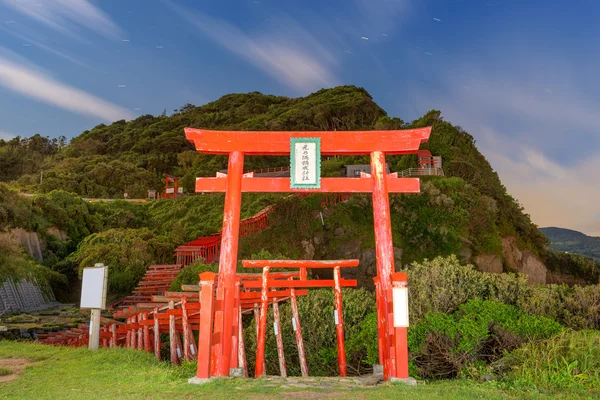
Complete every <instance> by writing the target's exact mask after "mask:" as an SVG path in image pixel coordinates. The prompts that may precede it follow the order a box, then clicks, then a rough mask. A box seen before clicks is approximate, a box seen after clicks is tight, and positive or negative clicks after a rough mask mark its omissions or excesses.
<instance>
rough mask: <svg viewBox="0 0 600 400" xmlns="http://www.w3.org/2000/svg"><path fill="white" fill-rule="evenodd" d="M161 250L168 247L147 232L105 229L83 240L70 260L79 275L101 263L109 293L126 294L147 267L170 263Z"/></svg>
mask: <svg viewBox="0 0 600 400" xmlns="http://www.w3.org/2000/svg"><path fill="white" fill-rule="evenodd" d="M165 247H168V246H166V244H165V243H164V242H162V240H160V239H158V238H156V237H155V236H154V234H153V233H152V232H151V231H149V230H148V229H109V230H107V231H104V232H101V233H95V234H92V235H90V236H88V237H86V238H85V239H84V240H83V241H82V242H81V244H80V245H79V247H78V249H77V252H75V253H73V254H72V256H71V257H72V258H74V259H75V260H76V262H77V264H78V266H79V273H80V274H81V273H82V271H83V268H85V267H93V266H94V264H95V263H99V262H101V263H104V264H105V265H107V266H108V267H109V274H108V289H109V291H110V292H112V293H128V292H130V291H131V290H133V288H134V287H135V286H136V285H137V283H138V281H139V280H140V279H141V277H142V276H143V275H144V273H145V272H146V268H147V267H148V265H150V264H152V263H160V262H164V261H167V260H168V259H172V251H166V249H165ZM163 257H168V259H167V260H165V259H164V258H163Z"/></svg>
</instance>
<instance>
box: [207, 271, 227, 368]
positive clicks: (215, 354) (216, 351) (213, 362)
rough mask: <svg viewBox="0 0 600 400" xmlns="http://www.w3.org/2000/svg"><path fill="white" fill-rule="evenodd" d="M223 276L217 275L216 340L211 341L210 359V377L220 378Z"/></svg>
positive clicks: (214, 323) (214, 322)
mask: <svg viewBox="0 0 600 400" xmlns="http://www.w3.org/2000/svg"><path fill="white" fill-rule="evenodd" d="M222 280H223V277H222V276H221V274H219V275H217V291H216V296H217V297H216V299H215V303H214V308H215V309H214V321H213V325H214V332H213V333H214V337H215V338H216V340H213V341H211V346H212V347H211V353H212V354H211V358H210V375H211V376H220V375H219V374H218V372H217V360H218V359H219V356H220V354H221V351H222V349H223V290H224V289H223V285H222V284H221V281H222Z"/></svg>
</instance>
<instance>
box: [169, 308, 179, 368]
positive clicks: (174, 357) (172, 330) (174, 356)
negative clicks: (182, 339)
mask: <svg viewBox="0 0 600 400" xmlns="http://www.w3.org/2000/svg"><path fill="white" fill-rule="evenodd" d="M174 309H175V303H174V302H173V300H171V301H169V311H171V310H174ZM178 336H179V333H178V332H177V327H176V326H175V315H173V314H169V342H170V345H171V364H173V365H180V364H181V362H180V361H179V354H178V352H177V350H179V347H178V342H179V340H178V339H177V337H178ZM179 351H181V350H179Z"/></svg>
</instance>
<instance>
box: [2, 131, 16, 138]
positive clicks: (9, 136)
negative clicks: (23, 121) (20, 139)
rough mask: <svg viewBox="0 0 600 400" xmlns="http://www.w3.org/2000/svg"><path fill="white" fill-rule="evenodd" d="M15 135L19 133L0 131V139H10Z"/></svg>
mask: <svg viewBox="0 0 600 400" xmlns="http://www.w3.org/2000/svg"><path fill="white" fill-rule="evenodd" d="M17 136H19V135H17V134H16V133H12V132H6V131H0V139H3V140H10V139H12V138H14V137H17Z"/></svg>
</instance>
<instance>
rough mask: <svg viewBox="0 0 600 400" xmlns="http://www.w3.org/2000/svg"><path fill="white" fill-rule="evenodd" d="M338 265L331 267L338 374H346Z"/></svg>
mask: <svg viewBox="0 0 600 400" xmlns="http://www.w3.org/2000/svg"><path fill="white" fill-rule="evenodd" d="M340 278H341V276H340V267H339V266H335V267H334V268H333V279H334V282H335V287H334V289H333V290H334V294H335V311H334V313H335V314H334V318H335V330H336V333H337V342H338V365H339V368H340V376H346V375H347V373H346V346H345V344H344V317H343V311H342V310H343V309H342V287H341V286H340Z"/></svg>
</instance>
